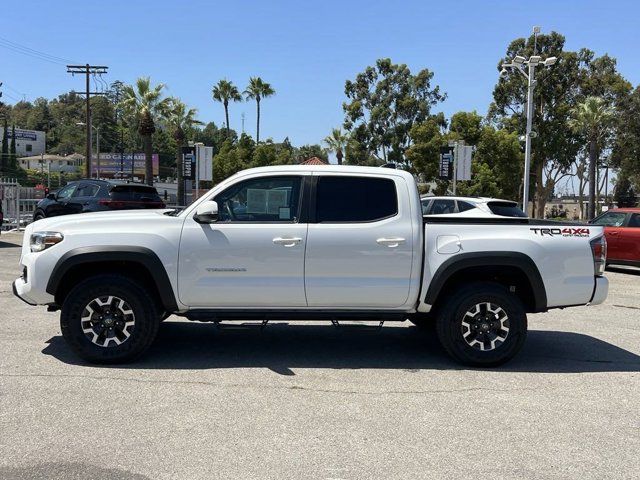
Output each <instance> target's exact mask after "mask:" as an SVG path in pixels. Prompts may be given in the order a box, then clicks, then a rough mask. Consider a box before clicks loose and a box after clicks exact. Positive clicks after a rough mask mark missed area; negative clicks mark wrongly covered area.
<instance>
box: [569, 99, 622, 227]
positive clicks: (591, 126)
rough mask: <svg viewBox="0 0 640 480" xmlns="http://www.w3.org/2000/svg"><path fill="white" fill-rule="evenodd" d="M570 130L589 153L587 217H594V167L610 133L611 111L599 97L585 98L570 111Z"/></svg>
mask: <svg viewBox="0 0 640 480" xmlns="http://www.w3.org/2000/svg"><path fill="white" fill-rule="evenodd" d="M571 115H572V118H571V120H570V122H569V126H570V127H571V129H572V130H573V131H574V132H576V133H578V134H580V135H581V136H582V137H583V138H584V140H585V141H586V143H587V150H588V152H589V206H588V212H587V216H588V218H594V217H595V216H596V167H597V165H598V159H599V156H600V152H601V151H602V149H603V147H604V144H605V142H606V141H607V137H608V135H609V133H610V132H611V127H612V122H613V118H614V111H613V109H612V108H611V107H610V106H609V105H608V104H607V102H606V101H605V100H604V99H603V98H601V97H593V96H591V97H587V98H586V99H585V100H584V101H583V102H581V103H580V104H578V105H577V106H576V107H575V108H574V109H573V110H572V111H571Z"/></svg>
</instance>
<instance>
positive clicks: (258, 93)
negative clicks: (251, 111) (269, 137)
mask: <svg viewBox="0 0 640 480" xmlns="http://www.w3.org/2000/svg"><path fill="white" fill-rule="evenodd" d="M275 93H276V91H275V90H274V89H273V88H272V87H271V85H270V84H268V83H266V82H265V81H263V80H262V79H261V78H260V77H251V78H249V86H248V87H247V89H246V90H245V91H244V95H245V97H246V99H247V100H249V99H251V100H255V101H256V107H257V113H258V117H257V122H256V143H259V142H260V100H262V99H263V98H267V97H270V96H271V95H275Z"/></svg>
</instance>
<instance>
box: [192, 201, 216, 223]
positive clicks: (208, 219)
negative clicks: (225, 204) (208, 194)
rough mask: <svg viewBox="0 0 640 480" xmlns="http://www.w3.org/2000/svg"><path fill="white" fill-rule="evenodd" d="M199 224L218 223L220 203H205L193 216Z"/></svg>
mask: <svg viewBox="0 0 640 480" xmlns="http://www.w3.org/2000/svg"><path fill="white" fill-rule="evenodd" d="M193 219H194V220H195V221H196V222H198V223H216V222H217V221H218V202H213V201H207V202H203V203H202V204H201V205H200V206H199V207H198V208H197V209H196V213H195V214H194V215H193Z"/></svg>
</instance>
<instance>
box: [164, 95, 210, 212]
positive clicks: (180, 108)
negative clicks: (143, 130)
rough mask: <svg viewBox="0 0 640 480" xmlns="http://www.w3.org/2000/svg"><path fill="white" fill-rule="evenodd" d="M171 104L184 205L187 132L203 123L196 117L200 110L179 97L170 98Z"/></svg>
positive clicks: (169, 119) (170, 119)
mask: <svg viewBox="0 0 640 480" xmlns="http://www.w3.org/2000/svg"><path fill="white" fill-rule="evenodd" d="M169 101H170V106H169V109H168V112H167V124H168V126H169V128H171V130H172V131H173V138H174V139H175V141H176V170H177V174H178V199H177V201H178V204H179V205H184V204H185V203H186V202H185V198H184V179H183V178H182V147H183V146H184V144H185V140H186V138H187V132H189V131H190V130H192V129H193V127H195V126H196V125H203V123H202V122H201V121H200V120H197V119H196V114H197V113H198V111H197V110H196V109H195V108H187V106H186V105H185V104H184V103H182V102H181V101H180V99H177V98H171V99H169Z"/></svg>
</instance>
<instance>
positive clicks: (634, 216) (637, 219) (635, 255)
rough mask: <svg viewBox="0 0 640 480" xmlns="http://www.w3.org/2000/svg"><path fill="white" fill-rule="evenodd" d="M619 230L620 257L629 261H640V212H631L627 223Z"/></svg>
mask: <svg viewBox="0 0 640 480" xmlns="http://www.w3.org/2000/svg"><path fill="white" fill-rule="evenodd" d="M619 230H620V233H619V234H618V243H619V245H620V257H619V258H620V259H621V260H626V261H628V262H640V213H630V214H629V217H628V219H627V222H626V225H625V226H624V227H623V228H620V229H619Z"/></svg>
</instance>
